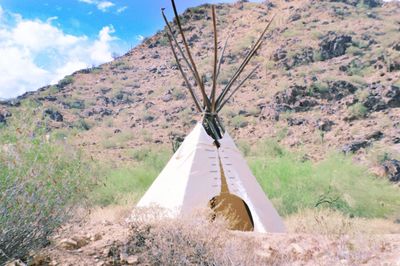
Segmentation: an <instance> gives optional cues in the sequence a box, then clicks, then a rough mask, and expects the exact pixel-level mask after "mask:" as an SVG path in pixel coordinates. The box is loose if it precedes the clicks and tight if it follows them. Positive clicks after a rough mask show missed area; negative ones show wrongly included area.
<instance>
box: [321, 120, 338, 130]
mask: <svg viewBox="0 0 400 266" xmlns="http://www.w3.org/2000/svg"><path fill="white" fill-rule="evenodd" d="M334 124H335V123H334V122H333V121H331V120H328V119H324V120H318V121H317V125H318V129H319V130H321V131H324V132H329V131H331V130H332V126H333V125H334Z"/></svg>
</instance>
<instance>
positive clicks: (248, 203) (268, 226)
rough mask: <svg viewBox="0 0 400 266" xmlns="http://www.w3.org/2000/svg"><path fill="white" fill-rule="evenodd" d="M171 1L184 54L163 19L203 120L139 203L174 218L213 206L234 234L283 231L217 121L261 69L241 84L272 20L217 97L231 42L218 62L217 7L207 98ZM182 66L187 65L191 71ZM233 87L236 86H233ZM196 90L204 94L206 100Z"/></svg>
mask: <svg viewBox="0 0 400 266" xmlns="http://www.w3.org/2000/svg"><path fill="white" fill-rule="evenodd" d="M171 2H172V6H173V9H174V14H175V21H176V25H177V27H178V32H179V34H180V37H181V39H182V43H183V46H184V49H182V47H181V44H180V42H179V41H178V40H177V36H175V33H174V32H175V31H174V30H173V28H172V26H171V25H170V24H169V22H168V20H167V18H166V16H165V14H164V10H163V11H162V15H163V18H164V21H165V23H166V25H167V28H166V29H167V32H166V34H167V37H168V40H169V44H170V46H171V50H172V53H173V55H174V58H175V60H176V63H177V65H178V68H179V71H180V72H181V75H182V77H183V79H184V81H185V85H186V88H187V89H188V91H189V93H190V95H191V97H192V99H193V101H194V103H195V108H196V109H197V111H198V112H201V113H202V114H203V120H202V121H201V123H198V124H197V126H196V127H195V128H194V130H193V131H192V132H191V133H190V134H189V135H188V136H187V137H186V139H185V141H184V142H183V143H182V145H181V147H180V148H179V149H178V151H177V152H176V153H175V154H174V156H173V157H172V159H171V160H170V161H169V162H168V164H167V166H166V167H165V168H164V170H163V171H162V172H161V174H160V175H159V176H158V177H157V179H156V180H155V181H154V183H153V184H152V185H151V187H150V189H149V190H148V191H147V192H146V194H145V195H144V196H143V198H142V199H141V200H140V201H139V203H138V206H139V207H144V206H151V205H158V206H160V207H164V208H166V209H168V210H170V212H171V213H172V214H175V215H180V214H188V213H190V212H191V211H193V210H195V209H198V208H205V207H207V206H209V207H211V209H212V210H213V212H214V217H216V216H217V215H221V216H224V217H225V218H228V219H227V220H228V221H229V223H230V224H229V228H230V229H235V230H243V231H257V232H283V231H284V225H283V222H282V220H281V218H280V217H279V215H278V213H277V212H276V210H275V209H274V207H273V206H272V204H271V202H270V201H269V200H268V199H267V197H266V196H265V194H264V192H263V190H262V189H261V187H260V186H259V184H258V183H257V181H256V179H255V177H254V176H253V175H252V174H251V172H250V169H249V167H248V166H247V164H246V162H245V160H244V159H243V158H242V156H241V155H240V152H239V151H238V149H237V148H236V146H235V144H234V142H233V140H232V139H231V137H230V136H229V134H228V133H227V132H226V131H225V129H224V127H223V125H222V123H221V120H220V118H219V117H218V112H219V111H220V110H221V109H222V108H223V107H224V105H225V104H226V103H228V102H229V100H230V99H231V98H232V96H233V95H234V94H235V93H236V92H237V91H238V90H239V88H240V87H241V86H242V85H243V84H244V83H245V82H246V80H248V79H249V78H250V77H251V76H252V75H253V74H255V73H256V71H257V69H258V68H259V66H260V65H257V66H255V67H254V68H253V70H252V71H250V73H248V74H247V76H246V77H245V78H243V79H242V80H241V81H240V82H239V77H240V75H241V73H242V72H243V71H244V69H245V68H246V66H247V65H248V64H249V62H250V60H251V59H252V58H253V56H254V55H255V54H256V52H257V50H258V49H259V48H260V46H261V44H262V42H263V40H264V37H265V34H266V32H267V30H268V28H269V26H270V25H271V22H272V20H270V21H269V23H268V25H267V26H266V27H265V29H264V30H263V32H262V34H261V36H260V37H259V38H258V40H257V41H256V42H255V44H254V46H253V47H252V49H251V50H250V51H249V52H248V54H247V55H246V57H245V58H244V60H243V62H242V64H241V65H240V67H239V68H238V69H237V71H236V72H235V73H234V75H233V76H232V78H231V79H230V81H229V82H228V83H227V84H226V85H225V87H224V88H223V89H222V90H221V93H220V94H219V96H218V97H217V94H216V92H217V83H218V82H217V81H218V75H219V73H220V68H221V64H222V62H223V57H224V52H225V48H226V45H227V43H228V39H227V40H226V41H225V45H224V48H223V50H222V54H221V56H220V57H219V60H218V55H217V54H218V38H217V20H216V9H215V7H214V6H212V22H213V31H214V68H213V75H212V77H213V82H212V87H211V90H210V94H207V91H206V88H205V82H204V75H200V73H199V72H198V69H197V67H196V64H195V62H194V59H193V56H192V54H191V52H190V48H189V45H188V42H187V40H186V37H185V34H184V32H183V29H182V25H181V22H180V19H179V15H178V12H177V8H176V6H175V2H174V0H171ZM184 50H185V51H184ZM181 62H184V63H185V67H186V69H185V68H184V67H183V66H182V64H181ZM186 72H190V73H192V75H193V77H194V81H195V82H193V81H190V79H189V78H188V77H187V74H186ZM235 84H236V85H235ZM234 85H235V86H236V87H233V86H234ZM194 87H198V88H199V89H200V92H201V98H202V101H201V100H200V99H201V98H199V97H198V95H197V94H196V92H195V90H194Z"/></svg>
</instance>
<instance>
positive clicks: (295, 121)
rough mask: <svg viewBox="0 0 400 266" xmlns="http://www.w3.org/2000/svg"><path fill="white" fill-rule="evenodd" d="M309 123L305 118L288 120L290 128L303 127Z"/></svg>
mask: <svg viewBox="0 0 400 266" xmlns="http://www.w3.org/2000/svg"><path fill="white" fill-rule="evenodd" d="M306 122H307V120H305V119H304V118H291V117H289V118H288V119H287V123H288V126H290V127H292V126H301V125H304V124H305V123H306Z"/></svg>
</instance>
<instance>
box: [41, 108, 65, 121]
mask: <svg viewBox="0 0 400 266" xmlns="http://www.w3.org/2000/svg"><path fill="white" fill-rule="evenodd" d="M44 116H48V117H50V119H51V120H54V121H56V122H62V121H64V117H63V115H62V114H61V113H60V112H58V111H54V110H51V109H46V110H44Z"/></svg>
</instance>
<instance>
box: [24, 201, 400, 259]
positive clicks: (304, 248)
mask: <svg viewBox="0 0 400 266" xmlns="http://www.w3.org/2000/svg"><path fill="white" fill-rule="evenodd" d="M130 212H131V209H129V208H127V207H116V206H115V207H108V208H105V209H97V210H93V211H91V212H90V213H88V214H86V215H85V217H84V218H83V219H82V220H80V221H76V222H74V223H71V224H69V225H67V226H65V227H63V228H62V229H60V231H59V232H58V234H56V235H55V236H54V237H53V239H52V244H51V245H50V246H49V247H48V248H46V249H44V250H43V251H41V252H40V253H39V254H37V255H36V256H35V258H34V261H33V262H32V265H60V266H61V265H63V266H64V265H65V266H66V265H71V266H72V265H97V266H100V265H114V264H112V263H111V262H110V257H112V256H115V252H118V251H116V247H117V246H121V245H123V243H125V242H127V241H128V239H129V236H130V235H131V232H130V230H129V228H130V227H129V224H128V222H127V217H129V214H130ZM295 218H296V219H297V220H298V221H299V222H298V223H296V225H293V218H289V219H287V220H286V221H285V223H286V225H287V227H288V233H285V234H269V233H266V234H260V233H241V232H234V233H233V234H234V235H235V237H238V238H239V239H240V238H242V239H245V238H252V239H253V240H256V241H259V245H258V246H257V247H256V248H255V249H254V254H253V256H259V257H261V258H264V259H265V260H266V261H275V258H276V262H277V263H276V264H277V265H282V264H284V265H400V234H399V233H398V232H399V231H397V230H398V229H399V228H397V227H396V228H394V227H392V228H391V229H392V231H393V230H394V232H396V233H392V234H388V233H385V234H384V233H380V234H375V233H364V234H352V233H348V232H349V231H347V232H346V231H343V232H344V233H343V234H336V233H337V232H333V233H332V234H330V233H329V232H328V231H329V230H330V231H332V230H337V228H336V229H327V232H326V234H322V233H321V232H323V231H322V230H321V228H322V226H319V228H315V232H317V233H316V234H311V233H296V232H297V231H299V228H300V227H302V226H303V225H302V223H303V222H305V221H307V219H301V218H299V217H295ZM312 219H314V218H312ZM333 219H336V218H335V217H332V220H333ZM77 220H79V219H77ZM301 220H302V221H301ZM370 223H371V227H374V226H373V225H372V223H375V224H376V221H373V220H371V221H370ZM306 224H307V225H309V226H311V227H313V226H314V225H312V224H311V223H310V222H306ZM366 224H368V221H366ZM324 226H325V227H324V229H326V228H328V227H329V225H327V224H325V225H324ZM339 226H340V225H338V227H339ZM357 226H360V225H357ZM379 227H380V228H381V230H384V231H385V230H386V229H382V228H384V226H383V225H382V224H379ZM310 230H312V229H311V228H308V229H306V228H304V229H303V231H305V232H307V231H310ZM300 231H301V230H300ZM386 231H388V230H386ZM389 231H390V230H389ZM117 255H118V256H120V258H121V261H123V262H124V263H122V265H143V264H141V263H140V260H138V257H137V256H132V255H130V256H128V255H126V254H123V253H121V254H117ZM274 264H275V263H274ZM232 265H235V264H234V263H233V264H232Z"/></svg>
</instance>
